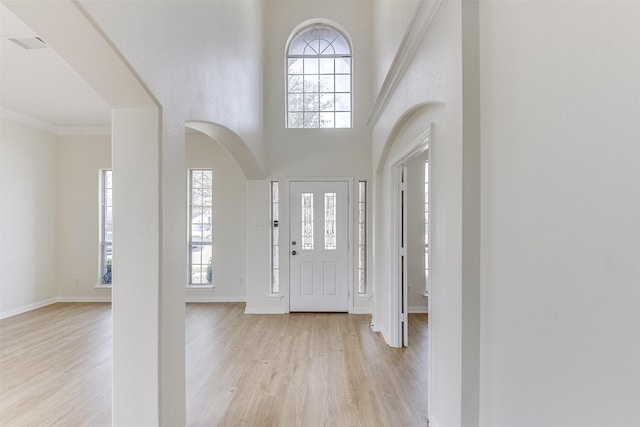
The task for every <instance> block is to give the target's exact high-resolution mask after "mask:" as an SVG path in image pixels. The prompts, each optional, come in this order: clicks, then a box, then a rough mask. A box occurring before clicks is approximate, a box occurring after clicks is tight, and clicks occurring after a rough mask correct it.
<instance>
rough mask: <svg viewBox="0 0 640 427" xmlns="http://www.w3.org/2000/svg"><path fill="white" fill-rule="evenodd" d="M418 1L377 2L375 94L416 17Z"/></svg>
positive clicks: (377, 0) (374, 38)
mask: <svg viewBox="0 0 640 427" xmlns="http://www.w3.org/2000/svg"><path fill="white" fill-rule="evenodd" d="M418 3H419V1H418V0H376V1H375V4H374V9H373V25H372V29H373V43H374V46H375V49H374V50H373V55H374V57H375V61H374V64H375V65H374V67H375V68H374V79H373V81H374V86H373V89H375V90H374V93H377V92H378V91H379V90H380V87H381V86H382V83H383V81H384V79H385V77H386V75H387V71H389V67H390V66H391V63H392V62H393V59H394V57H395V54H396V52H397V50H398V47H400V43H401V42H402V38H403V36H404V33H405V31H406V29H407V27H408V26H409V24H410V22H411V20H412V19H413V18H414V16H415V11H416V6H417V5H418Z"/></svg>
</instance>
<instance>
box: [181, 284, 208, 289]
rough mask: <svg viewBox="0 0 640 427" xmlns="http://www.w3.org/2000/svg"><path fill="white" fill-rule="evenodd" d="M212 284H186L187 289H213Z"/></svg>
mask: <svg viewBox="0 0 640 427" xmlns="http://www.w3.org/2000/svg"><path fill="white" fill-rule="evenodd" d="M214 287H215V286H213V285H187V289H213V288H214Z"/></svg>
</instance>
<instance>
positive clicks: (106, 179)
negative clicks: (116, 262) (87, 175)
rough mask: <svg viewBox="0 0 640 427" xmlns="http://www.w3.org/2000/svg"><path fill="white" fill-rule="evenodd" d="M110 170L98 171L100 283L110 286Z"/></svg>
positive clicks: (111, 225)
mask: <svg viewBox="0 0 640 427" xmlns="http://www.w3.org/2000/svg"><path fill="white" fill-rule="evenodd" d="M111 178H112V173H111V170H108V169H103V170H101V171H100V219H99V220H100V283H101V284H102V285H108V286H110V285H111V273H112V267H113V266H112V262H113V183H112V179H111Z"/></svg>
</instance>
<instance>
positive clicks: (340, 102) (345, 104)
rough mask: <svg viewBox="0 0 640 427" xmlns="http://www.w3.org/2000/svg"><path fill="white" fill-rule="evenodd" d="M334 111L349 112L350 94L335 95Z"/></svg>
mask: <svg viewBox="0 0 640 427" xmlns="http://www.w3.org/2000/svg"><path fill="white" fill-rule="evenodd" d="M336 111H351V94H349V93H336Z"/></svg>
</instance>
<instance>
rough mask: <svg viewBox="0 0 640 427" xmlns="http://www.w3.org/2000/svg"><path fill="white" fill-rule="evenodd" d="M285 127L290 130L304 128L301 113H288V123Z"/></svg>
mask: <svg viewBox="0 0 640 427" xmlns="http://www.w3.org/2000/svg"><path fill="white" fill-rule="evenodd" d="M287 126H289V127H290V128H302V127H304V119H303V115H302V113H289V121H288V123H287Z"/></svg>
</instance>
